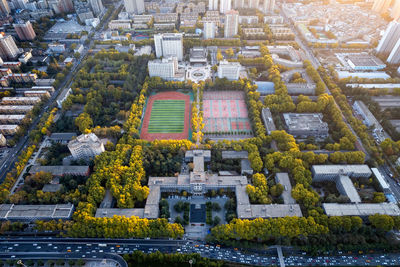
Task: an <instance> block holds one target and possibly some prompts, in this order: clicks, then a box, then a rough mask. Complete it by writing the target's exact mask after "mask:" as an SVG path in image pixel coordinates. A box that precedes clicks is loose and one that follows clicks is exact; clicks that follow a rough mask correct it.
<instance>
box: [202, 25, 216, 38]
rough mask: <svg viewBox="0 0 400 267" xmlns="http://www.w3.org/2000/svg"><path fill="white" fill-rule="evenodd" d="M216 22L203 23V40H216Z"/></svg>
mask: <svg viewBox="0 0 400 267" xmlns="http://www.w3.org/2000/svg"><path fill="white" fill-rule="evenodd" d="M215 28H216V26H215V22H212V21H205V22H204V23H203V38H204V39H214V38H215Z"/></svg>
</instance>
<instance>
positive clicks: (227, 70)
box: [218, 60, 241, 80]
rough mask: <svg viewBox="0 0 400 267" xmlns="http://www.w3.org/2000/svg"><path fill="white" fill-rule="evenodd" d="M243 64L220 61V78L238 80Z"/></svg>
mask: <svg viewBox="0 0 400 267" xmlns="http://www.w3.org/2000/svg"><path fill="white" fill-rule="evenodd" d="M240 68H241V65H240V63H239V62H228V61H226V60H223V61H220V62H219V66H218V78H220V79H222V78H227V79H228V80H238V79H239V74H240Z"/></svg>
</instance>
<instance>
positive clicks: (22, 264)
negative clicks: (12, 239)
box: [17, 260, 26, 267]
mask: <svg viewBox="0 0 400 267" xmlns="http://www.w3.org/2000/svg"><path fill="white" fill-rule="evenodd" d="M17 264H19V265H21V266H23V267H26V265H25V264H24V263H23V262H22V260H19V261H17Z"/></svg>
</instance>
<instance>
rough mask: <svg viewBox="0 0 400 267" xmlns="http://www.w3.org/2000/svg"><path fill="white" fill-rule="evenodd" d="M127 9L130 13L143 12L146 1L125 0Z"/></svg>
mask: <svg viewBox="0 0 400 267" xmlns="http://www.w3.org/2000/svg"><path fill="white" fill-rule="evenodd" d="M124 5H125V10H126V12H128V13H134V14H143V13H144V1H143V0H124Z"/></svg>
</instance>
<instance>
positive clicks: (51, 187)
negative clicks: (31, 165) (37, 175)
mask: <svg viewBox="0 0 400 267" xmlns="http://www.w3.org/2000/svg"><path fill="white" fill-rule="evenodd" d="M61 187H62V185H61V184H45V185H44V186H43V189H42V191H43V192H52V193H54V192H58V191H60V189H61Z"/></svg>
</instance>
